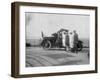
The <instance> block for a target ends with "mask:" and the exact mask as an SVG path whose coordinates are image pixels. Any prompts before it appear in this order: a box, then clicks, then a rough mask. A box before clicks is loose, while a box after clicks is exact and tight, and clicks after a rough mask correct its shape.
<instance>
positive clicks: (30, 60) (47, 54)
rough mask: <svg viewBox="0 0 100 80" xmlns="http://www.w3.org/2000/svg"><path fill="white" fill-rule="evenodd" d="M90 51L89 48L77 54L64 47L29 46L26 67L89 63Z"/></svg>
mask: <svg viewBox="0 0 100 80" xmlns="http://www.w3.org/2000/svg"><path fill="white" fill-rule="evenodd" d="M88 52H89V49H88V48H85V49H83V50H82V51H80V52H78V54H76V53H71V52H66V51H64V50H63V49H51V50H44V49H43V48H39V47H27V48H26V67H39V66H59V65H60V66H61V65H80V64H89V57H88Z"/></svg>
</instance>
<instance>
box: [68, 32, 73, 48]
mask: <svg viewBox="0 0 100 80" xmlns="http://www.w3.org/2000/svg"><path fill="white" fill-rule="evenodd" d="M69 46H70V48H73V47H74V35H73V34H72V35H70V36H69Z"/></svg>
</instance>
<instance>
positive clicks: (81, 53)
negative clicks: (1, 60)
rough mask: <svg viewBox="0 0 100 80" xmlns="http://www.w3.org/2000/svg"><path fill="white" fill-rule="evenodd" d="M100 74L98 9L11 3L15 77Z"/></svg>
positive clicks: (13, 70) (92, 7)
mask: <svg viewBox="0 0 100 80" xmlns="http://www.w3.org/2000/svg"><path fill="white" fill-rule="evenodd" d="M84 73H97V7H95V6H78V5H58V4H42V3H27V2H26V3H24V2H15V3H13V4H12V76H14V77H38V76H54V75H69V74H84Z"/></svg>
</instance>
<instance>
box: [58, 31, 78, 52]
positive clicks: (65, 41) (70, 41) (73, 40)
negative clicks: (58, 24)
mask: <svg viewBox="0 0 100 80" xmlns="http://www.w3.org/2000/svg"><path fill="white" fill-rule="evenodd" d="M60 34H61V35H60V36H61V42H62V46H63V47H65V48H66V51H69V50H70V51H72V52H75V53H77V52H78V48H77V44H78V34H77V32H76V31H75V30H74V31H72V32H66V31H62V32H61V33H60ZM60 36H59V37H60Z"/></svg>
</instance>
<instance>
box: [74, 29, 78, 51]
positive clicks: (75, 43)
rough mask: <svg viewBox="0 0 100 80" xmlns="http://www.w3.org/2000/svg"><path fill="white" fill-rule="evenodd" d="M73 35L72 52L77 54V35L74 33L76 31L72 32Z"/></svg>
mask: <svg viewBox="0 0 100 80" xmlns="http://www.w3.org/2000/svg"><path fill="white" fill-rule="evenodd" d="M73 33H74V48H73V49H74V52H75V53H77V52H78V47H77V44H78V34H77V33H76V31H75V30H74V31H73Z"/></svg>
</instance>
